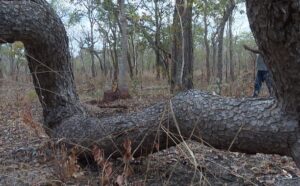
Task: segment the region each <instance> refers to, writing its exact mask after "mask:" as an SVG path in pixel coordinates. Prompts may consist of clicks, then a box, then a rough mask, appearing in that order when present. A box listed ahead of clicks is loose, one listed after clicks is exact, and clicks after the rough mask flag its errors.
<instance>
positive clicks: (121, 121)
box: [0, 0, 300, 166]
mask: <svg viewBox="0 0 300 186" xmlns="http://www.w3.org/2000/svg"><path fill="white" fill-rule="evenodd" d="M252 2H253V3H252ZM281 2H285V3H286V4H288V5H293V6H285V4H281ZM281 2H280V3H277V2H276V3H272V1H268V0H251V1H250V0H249V1H248V2H247V8H248V16H249V19H250V23H251V28H252V29H253V31H254V33H255V37H256V38H257V39H258V41H260V42H259V47H260V48H261V49H262V51H263V52H264V54H265V55H266V56H267V64H268V65H271V66H272V68H271V70H272V72H273V73H274V76H275V77H276V78H275V80H276V81H275V83H276V86H277V88H278V98H279V99H278V100H279V101H278V102H277V101H275V100H269V99H252V98H250V99H233V98H223V97H220V96H213V95H210V94H208V93H205V92H200V91H188V92H184V93H180V94H179V95H177V96H176V97H174V98H172V99H171V100H170V101H167V102H164V103H159V104H157V105H154V106H152V107H149V108H147V109H145V110H144V111H141V112H137V113H131V114H127V115H119V116H115V117H108V118H101V119H97V118H92V117H89V116H87V115H86V114H84V113H83V111H82V110H81V108H82V107H81V106H80V104H79V100H78V96H77V94H76V91H75V85H74V80H73V79H74V77H73V73H72V69H71V63H70V55H69V51H68V40H67V36H66V32H65V30H64V27H63V25H62V23H61V21H60V20H59V19H58V17H57V16H56V15H55V14H54V12H53V11H52V9H50V8H49V5H48V4H47V3H46V1H44V0H35V1H34V2H33V1H30V2H28V1H26V2H25V1H0V17H1V18H2V19H0V37H1V38H3V39H4V40H6V41H7V42H13V41H16V40H18V41H22V42H23V43H24V46H25V48H26V51H27V56H28V61H29V66H30V70H31V72H32V73H33V79H34V84H35V86H36V87H39V88H36V91H37V94H38V96H39V99H40V102H41V103H42V106H43V110H44V116H45V124H46V126H47V127H50V129H52V131H51V132H50V134H51V136H52V137H57V138H64V139H66V140H67V141H71V142H73V143H78V144H81V145H83V146H86V147H90V146H91V145H92V144H94V143H98V144H100V145H101V147H102V148H103V149H104V151H105V153H106V154H107V155H109V154H113V153H114V155H117V154H118V153H115V151H119V150H120V149H121V144H122V142H123V141H124V139H126V138H129V139H130V140H131V141H132V146H133V149H135V148H138V149H140V150H138V151H136V152H137V153H150V152H151V151H152V148H153V146H156V147H158V145H156V144H159V146H160V148H165V147H166V143H167V142H168V140H167V137H168V138H169V139H170V140H169V142H170V143H169V145H172V143H171V142H178V141H182V140H184V139H187V138H189V137H190V136H191V138H193V139H200V140H203V141H204V142H205V143H209V144H211V145H213V146H215V147H218V148H223V149H229V148H230V149H231V150H237V151H242V152H248V153H256V152H263V153H277V154H282V155H291V156H293V157H294V159H295V160H296V163H297V164H298V166H300V159H299V157H300V150H299V149H300V148H299V147H300V142H299V112H300V111H299V110H300V109H299V108H300V107H299V104H300V94H299V92H300V87H299V86H300V84H299V83H298V82H299V78H300V77H299V76H298V72H299V71H300V63H299V56H300V55H299V53H298V51H297V50H296V48H299V45H300V42H298V41H297V40H296V41H294V40H293V39H294V38H298V35H299V32H297V29H298V26H297V25H298V24H295V23H298V22H299V19H298V17H299V16H300V15H299V14H300V13H299V11H298V8H299V6H300V5H298V4H295V5H294V4H290V1H288V0H286V1H281ZM277 10H278V11H277ZM282 10H284V11H283V12H284V13H287V14H288V15H290V16H289V19H287V20H285V26H287V28H288V29H286V31H285V32H284V35H283V36H285V39H283V38H281V35H282V32H283V31H284V30H283V29H282V28H280V25H281V24H280V21H278V17H277V14H281V12H282ZM276 11H277V14H276V16H275V13H273V12H276ZM257 12H259V14H258V13H257ZM270 12H271V13H270ZM270 14H271V16H270ZM272 16H273V17H276V21H273V18H272ZM33 20H34V21H33ZM254 20H255V21H256V22H257V24H253V21H254ZM278 23H279V25H277V24H278ZM264 25H269V26H270V27H271V31H270V28H265V27H264ZM264 29H266V30H264ZM260 34H262V36H261V35H260ZM274 35H277V37H273V36H274ZM264 37H266V38H267V39H264ZM46 38H47V39H46ZM275 44H276V45H275ZM284 47H286V48H284ZM277 53H278V54H277ZM271 54H272V55H271ZM46 66H47V67H46ZM273 66H274V67H273ZM49 68H51V69H52V70H53V72H49ZM285 71H287V72H288V73H286V72H285ZM168 135H169V136H168ZM173 140H174V141H173Z"/></svg>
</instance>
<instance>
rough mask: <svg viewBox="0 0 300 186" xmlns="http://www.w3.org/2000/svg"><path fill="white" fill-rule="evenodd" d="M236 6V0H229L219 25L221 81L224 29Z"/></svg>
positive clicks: (218, 72)
mask: <svg viewBox="0 0 300 186" xmlns="http://www.w3.org/2000/svg"><path fill="white" fill-rule="evenodd" d="M234 7H235V0H228V3H227V4H226V8H225V10H224V13H223V17H222V19H221V21H220V24H219V26H218V38H217V41H218V62H217V78H218V80H219V83H222V81H223V39H224V30H225V25H226V22H227V21H228V19H229V17H230V16H231V14H232V11H233V9H234Z"/></svg>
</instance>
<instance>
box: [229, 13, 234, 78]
mask: <svg viewBox="0 0 300 186" xmlns="http://www.w3.org/2000/svg"><path fill="white" fill-rule="evenodd" d="M228 23H229V25H228V27H229V68H230V79H231V81H234V79H235V77H234V61H233V42H232V41H233V36H232V23H233V15H232V14H231V15H230V17H229V22H228Z"/></svg>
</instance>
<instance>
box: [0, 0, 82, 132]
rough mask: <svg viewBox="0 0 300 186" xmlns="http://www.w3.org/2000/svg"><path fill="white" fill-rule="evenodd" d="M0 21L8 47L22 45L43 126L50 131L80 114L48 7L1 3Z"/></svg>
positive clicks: (64, 44) (64, 43)
mask: <svg viewBox="0 0 300 186" xmlns="http://www.w3.org/2000/svg"><path fill="white" fill-rule="evenodd" d="M0 17H1V19H0V37H1V38H2V39H3V40H5V41H7V42H9V43H12V42H14V41H22V42H23V43H24V46H25V49H26V56H27V60H28V65H29V68H30V71H31V73H32V75H33V83H34V86H35V89H36V92H37V94H38V97H39V100H40V102H41V104H42V107H43V111H44V117H45V124H46V126H47V127H50V128H52V127H54V126H53V125H55V124H58V123H59V122H60V121H61V120H63V119H64V118H66V117H69V116H71V115H73V114H74V113H82V111H81V106H80V105H79V102H78V101H79V99H78V95H77V93H76V89H75V84H74V77H73V71H72V68H71V61H70V54H69V46H68V38H67V34H66V31H65V28H64V26H63V24H62V22H61V21H60V19H59V18H58V16H57V15H56V14H55V13H54V11H53V10H52V9H51V8H50V7H49V5H48V3H47V2H45V1H44V0H35V1H30V2H28V1H1V2H0ZM1 41H2V40H1Z"/></svg>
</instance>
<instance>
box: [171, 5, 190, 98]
mask: <svg viewBox="0 0 300 186" xmlns="http://www.w3.org/2000/svg"><path fill="white" fill-rule="evenodd" d="M192 6H193V1H191V0H189V1H184V0H176V5H175V8H174V17H173V18H174V20H173V43H172V64H171V92H173V93H174V92H175V93H176V92H179V91H183V90H189V89H192V88H193V61H194V59H193V33H192Z"/></svg>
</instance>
